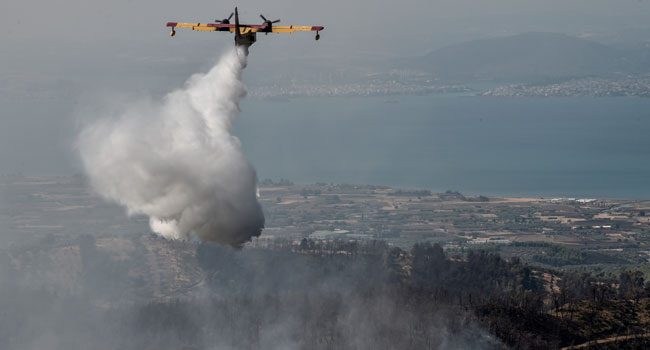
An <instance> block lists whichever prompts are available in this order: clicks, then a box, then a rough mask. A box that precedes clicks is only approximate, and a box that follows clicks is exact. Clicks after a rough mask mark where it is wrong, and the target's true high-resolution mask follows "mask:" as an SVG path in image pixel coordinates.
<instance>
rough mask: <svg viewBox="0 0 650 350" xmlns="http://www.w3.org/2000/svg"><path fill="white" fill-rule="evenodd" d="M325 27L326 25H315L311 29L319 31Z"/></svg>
mask: <svg viewBox="0 0 650 350" xmlns="http://www.w3.org/2000/svg"><path fill="white" fill-rule="evenodd" d="M323 29H325V27H321V26H313V27H311V30H315V31H319V30H323Z"/></svg>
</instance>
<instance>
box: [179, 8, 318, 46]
mask: <svg viewBox="0 0 650 350" xmlns="http://www.w3.org/2000/svg"><path fill="white" fill-rule="evenodd" d="M233 14H234V15H235V24H230V19H231V18H232V16H233ZM260 17H262V19H263V20H264V23H263V24H239V13H237V8H236V7H235V12H234V13H231V14H230V16H229V17H228V18H225V19H222V20H215V22H216V23H179V22H168V23H167V27H172V31H171V32H170V33H169V35H171V36H174V35H176V31H175V30H174V29H175V28H192V30H205V31H212V32H231V33H232V32H234V33H235V45H237V46H246V47H248V46H251V45H253V43H254V42H255V41H256V40H257V38H256V37H257V33H265V34H268V33H293V32H295V31H315V32H316V40H318V39H320V34H319V32H320V31H321V30H323V29H325V27H321V26H311V27H309V26H274V25H273V24H274V23H278V22H280V20H279V19H278V20H275V21H269V20H268V19H266V17H264V16H262V15H260Z"/></svg>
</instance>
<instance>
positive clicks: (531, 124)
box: [235, 95, 650, 198]
mask: <svg viewBox="0 0 650 350" xmlns="http://www.w3.org/2000/svg"><path fill="white" fill-rule="evenodd" d="M242 110H243V111H242V117H241V118H240V119H239V120H238V121H237V123H236V130H235V134H236V135H237V136H239V137H240V138H241V140H242V144H243V149H244V152H245V154H246V156H247V157H249V159H250V160H251V161H252V163H253V164H255V165H256V167H257V169H258V175H259V178H260V179H264V178H272V179H279V178H287V179H290V180H292V181H294V182H297V183H314V182H327V183H330V182H334V183H354V184H376V185H388V186H395V187H407V188H428V189H431V190H434V191H445V190H447V189H452V190H459V191H461V192H463V193H467V194H486V195H509V196H541V197H555V196H566V197H597V198H650V162H649V160H650V115H649V111H650V99H640V98H549V99H544V98H520V99H509V98H485V97H470V96H450V95H445V96H403V97H364V98H321V99H315V98H314V99H297V100H291V101H290V102H270V101H261V100H255V99H248V100H246V101H244V103H243V104H242Z"/></svg>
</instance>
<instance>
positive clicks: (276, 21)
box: [271, 19, 280, 23]
mask: <svg viewBox="0 0 650 350" xmlns="http://www.w3.org/2000/svg"><path fill="white" fill-rule="evenodd" d="M278 22H280V20H279V19H276V20H275V21H273V22H271V23H278Z"/></svg>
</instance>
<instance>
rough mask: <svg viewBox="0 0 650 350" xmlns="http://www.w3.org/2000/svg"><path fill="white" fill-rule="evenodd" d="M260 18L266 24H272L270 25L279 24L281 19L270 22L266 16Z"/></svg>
mask: <svg viewBox="0 0 650 350" xmlns="http://www.w3.org/2000/svg"><path fill="white" fill-rule="evenodd" d="M260 17H262V19H263V20H264V23H270V24H273V23H278V22H280V20H279V19H276V20H275V21H269V20H268V19H266V17H264V15H260Z"/></svg>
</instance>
